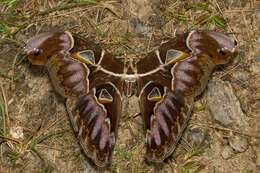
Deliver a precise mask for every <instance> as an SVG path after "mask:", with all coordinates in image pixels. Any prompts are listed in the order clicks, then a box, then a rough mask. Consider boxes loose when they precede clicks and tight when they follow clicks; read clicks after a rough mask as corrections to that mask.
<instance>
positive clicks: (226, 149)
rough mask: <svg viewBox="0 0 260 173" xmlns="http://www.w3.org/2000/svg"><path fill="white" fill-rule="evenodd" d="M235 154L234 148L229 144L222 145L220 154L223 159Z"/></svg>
mask: <svg viewBox="0 0 260 173" xmlns="http://www.w3.org/2000/svg"><path fill="white" fill-rule="evenodd" d="M234 155H235V153H234V150H233V149H232V148H231V147H230V146H224V148H223V150H222V152H221V156H222V158H223V159H225V160H227V159H229V158H231V157H233V156H234Z"/></svg>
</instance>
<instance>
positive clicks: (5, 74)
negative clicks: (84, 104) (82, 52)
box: [0, 0, 260, 173]
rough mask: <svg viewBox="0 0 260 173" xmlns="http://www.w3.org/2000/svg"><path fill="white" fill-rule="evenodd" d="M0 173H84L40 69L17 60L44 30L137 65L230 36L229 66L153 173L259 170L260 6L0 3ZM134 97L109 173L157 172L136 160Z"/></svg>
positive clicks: (187, 1)
mask: <svg viewBox="0 0 260 173" xmlns="http://www.w3.org/2000/svg"><path fill="white" fill-rule="evenodd" d="M0 11H1V13H0V96H1V97H0V98H1V99H0V172H1V173H2V172H3V173H9V172H14V173H16V172H25V173H29V172H37V173H38V172H39V173H40V172H64V173H66V172H68V173H69V172H79V173H81V172H92V171H93V170H90V166H89V165H88V162H87V161H86V159H85V157H84V155H83V154H82V152H81V150H80V148H79V145H78V143H77V141H76V139H75V136H74V134H73V130H72V128H71V125H70V123H69V119H68V116H67V113H66V110H65V107H64V100H63V99H62V98H61V97H60V96H58V95H57V94H56V93H55V92H54V89H53V87H52V85H51V83H50V81H49V79H48V75H47V71H46V69H45V68H44V67H36V66H32V65H31V64H30V63H29V62H28V60H26V58H25V57H24V55H23V54H22V48H23V46H24V44H25V42H26V40H27V39H29V38H30V37H32V36H33V35H35V34H37V33H41V32H44V31H51V30H57V29H60V30H69V31H71V32H74V33H78V34H80V35H82V36H85V37H91V38H93V40H95V41H96V42H98V43H100V44H101V45H102V46H103V47H104V48H106V49H107V50H108V51H110V52H112V53H113V54H115V55H117V56H118V57H120V56H122V55H125V54H127V55H128V56H133V57H136V58H140V57H142V56H143V55H144V54H146V53H147V52H149V51H151V50H153V49H154V48H155V47H156V46H158V45H159V44H160V43H161V42H162V40H166V39H167V38H170V37H174V36H175V34H177V33H182V32H187V31H190V30H192V29H203V30H212V29H213V30H217V31H220V32H225V33H229V35H230V36H232V37H234V38H235V39H236V40H237V41H238V54H237V56H236V57H235V58H234V59H233V61H232V62H231V63H230V64H228V65H225V66H221V67H219V68H217V69H216V70H215V72H214V73H213V75H212V76H213V77H212V79H211V81H210V83H209V86H208V88H207V89H206V91H205V92H204V93H203V94H202V95H201V96H200V97H199V98H197V101H196V104H195V109H194V113H193V116H192V119H191V121H190V123H189V126H188V128H187V130H186V132H185V134H184V136H183V138H182V141H181V142H180V144H179V145H178V148H177V151H176V152H175V153H174V154H173V156H172V157H171V158H170V159H169V160H168V161H167V162H166V163H165V164H164V166H163V168H161V169H160V170H159V172H174V173H195V172H202V173H238V172H239V173H257V172H260V135H259V134H260V128H259V127H260V125H259V120H260V103H259V100H260V87H259V86H260V47H259V44H260V37H259V36H260V35H259V34H260V1H258V0H219V1H217V0H183V1H181V0H143V1H139V0H118V1H99V0H60V1H57V0H46V1H39V0H20V1H19V0H1V1H0ZM136 103H137V98H135V97H132V98H131V99H130V100H129V101H128V102H125V103H124V108H125V109H124V110H125V111H124V112H123V115H122V118H121V122H120V128H119V137H118V141H117V145H116V148H115V152H114V157H113V165H112V172H115V173H121V172H122V173H128V172H129V173H130V172H135V173H141V172H155V171H158V170H155V169H154V167H153V166H151V165H147V164H146V163H144V161H143V153H144V144H143V135H142V133H141V126H142V124H141V117H140V115H139V110H138V105H137V104H136Z"/></svg>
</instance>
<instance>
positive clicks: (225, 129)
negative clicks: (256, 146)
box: [190, 122, 260, 139]
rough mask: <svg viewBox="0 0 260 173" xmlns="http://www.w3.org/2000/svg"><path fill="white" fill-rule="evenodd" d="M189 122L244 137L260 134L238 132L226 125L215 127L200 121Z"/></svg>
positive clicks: (258, 137) (256, 136)
mask: <svg viewBox="0 0 260 173" xmlns="http://www.w3.org/2000/svg"><path fill="white" fill-rule="evenodd" d="M190 123H191V124H194V125H197V126H200V127H205V128H211V129H216V130H222V131H227V132H232V133H236V134H238V135H241V136H245V137H251V138H257V139H260V136H258V135H255V134H248V133H245V132H240V131H237V130H234V129H230V128H226V127H217V126H214V125H212V124H202V123H197V122H190Z"/></svg>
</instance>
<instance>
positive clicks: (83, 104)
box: [66, 84, 122, 168]
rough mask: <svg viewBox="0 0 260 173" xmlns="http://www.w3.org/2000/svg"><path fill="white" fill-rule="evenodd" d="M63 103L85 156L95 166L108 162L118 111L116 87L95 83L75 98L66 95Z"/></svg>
mask: <svg viewBox="0 0 260 173" xmlns="http://www.w3.org/2000/svg"><path fill="white" fill-rule="evenodd" d="M66 107H67V111H68V112H69V116H70V120H71V123H72V126H73V128H74V130H75V133H76V135H77V137H78V139H79V143H80V145H81V147H82V148H83V150H84V152H85V154H86V156H87V157H88V158H90V159H91V160H92V161H93V163H94V164H95V165H96V166H97V167H99V168H105V167H107V166H109V165H110V164H111V156H112V152H113V149H114V145H115V141H116V138H117V128H118V121H119V118H120V115H121V111H122V100H121V95H120V93H119V92H118V90H117V88H116V87H115V86H114V85H113V84H104V85H102V86H98V87H96V88H94V89H92V90H91V91H90V92H89V94H87V95H84V96H82V97H81V98H79V99H77V100H75V99H72V98H69V99H67V104H66Z"/></svg>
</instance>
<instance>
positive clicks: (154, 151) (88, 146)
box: [25, 30, 236, 168]
mask: <svg viewBox="0 0 260 173" xmlns="http://www.w3.org/2000/svg"><path fill="white" fill-rule="evenodd" d="M235 48H236V41H235V40H233V39H232V38H230V37H228V36H226V35H225V34H222V33H218V32H214V31H197V30H194V31H191V32H189V33H185V34H180V35H177V36H176V37H175V38H172V39H170V40H168V41H167V42H164V43H163V44H161V45H160V46H159V47H158V48H157V49H156V50H154V51H152V52H150V53H148V54H147V55H146V56H145V57H144V58H142V59H140V60H138V61H136V59H132V60H131V61H127V62H122V61H120V60H118V59H116V58H114V57H113V55H112V54H110V53H109V52H107V51H105V50H104V49H102V48H101V47H100V46H99V45H97V44H95V43H94V42H92V41H90V40H89V39H86V38H81V37H79V36H77V35H74V34H71V33H70V32H68V31H59V32H47V33H42V34H39V35H37V36H35V37H33V38H31V39H30V40H29V41H28V43H27V45H26V47H25V52H26V53H27V55H28V59H29V61H30V62H31V63H32V64H34V65H44V66H46V68H47V70H48V73H49V76H50V79H51V81H52V84H53V86H54V88H55V90H56V91H57V92H58V93H59V94H60V95H61V96H63V97H64V98H66V107H67V111H68V113H69V117H70V121H71V124H72V126H73V129H74V131H75V133H76V136H77V138H78V140H79V143H80V145H81V147H82V149H83V151H84V153H85V154H86V156H87V157H88V158H90V159H91V160H92V161H93V163H94V164H95V165H96V166H98V167H100V168H105V167H107V166H109V165H110V164H111V160H112V159H111V158H112V152H113V148H114V146H115V143H116V139H117V129H118V123H119V119H120V115H121V111H122V98H123V97H122V96H126V98H128V97H130V96H132V95H133V94H135V95H136V96H138V98H139V105H140V110H141V114H142V117H143V124H144V134H145V144H146V154H145V158H146V159H147V160H148V161H150V162H155V163H158V162H163V161H164V160H165V159H166V158H168V157H169V156H170V155H171V154H172V153H173V151H174V149H175V147H176V146H177V144H178V142H179V140H180V138H181V136H182V133H183V131H184V130H185V128H186V126H187V123H188V120H189V118H190V115H191V112H192V108H193V102H194V98H195V97H196V96H198V95H199V94H201V93H202V91H203V90H204V89H205V87H206V85H207V82H208V80H209V77H210V74H211V73H212V71H213V69H214V67H215V66H216V65H219V64H225V63H227V62H229V60H230V59H231V57H232V56H233V55H234V53H235ZM134 86H136V87H134Z"/></svg>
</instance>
